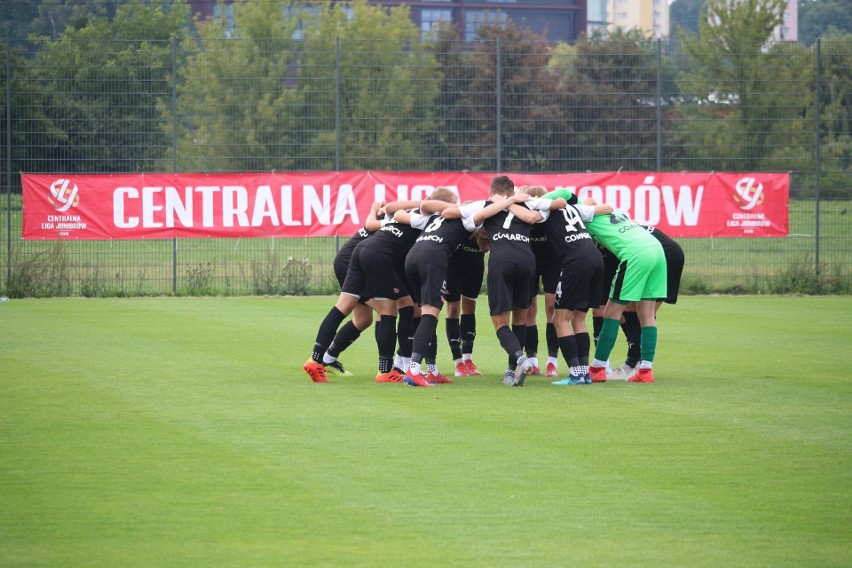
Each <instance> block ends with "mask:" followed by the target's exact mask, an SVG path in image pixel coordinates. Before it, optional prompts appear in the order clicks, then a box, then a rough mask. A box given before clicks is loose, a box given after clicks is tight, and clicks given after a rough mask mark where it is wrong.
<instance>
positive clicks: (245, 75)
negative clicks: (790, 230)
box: [2, 0, 852, 196]
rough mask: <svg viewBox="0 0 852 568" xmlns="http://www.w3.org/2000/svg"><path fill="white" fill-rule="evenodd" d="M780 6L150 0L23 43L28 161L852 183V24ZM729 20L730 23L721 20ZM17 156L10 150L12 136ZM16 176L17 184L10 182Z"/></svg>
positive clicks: (14, 106)
mask: <svg viewBox="0 0 852 568" xmlns="http://www.w3.org/2000/svg"><path fill="white" fill-rule="evenodd" d="M784 4H785V3H784V2H783V1H782V0H751V1H749V2H741V3H736V4H735V5H734V4H733V3H728V2H725V1H724V0H708V1H707V3H706V10H707V13H708V14H709V15H710V16H711V18H703V19H701V20H700V21H699V23H698V33H696V34H692V33H689V32H682V33H681V35H680V36H679V37H678V38H677V39H674V40H671V41H669V42H666V43H665V44H663V43H661V42H658V41H656V40H651V39H649V38H647V37H645V36H644V35H642V34H641V33H640V32H639V31H637V30H631V31H616V32H611V33H609V34H608V35H593V36H591V37H583V38H581V39H580V40H578V41H577V42H576V43H575V44H574V45H566V44H557V45H553V44H548V43H547V42H546V41H545V40H544V38H543V37H541V36H538V35H536V34H534V33H532V32H530V31H529V30H526V29H524V28H521V27H517V26H514V25H512V24H511V23H510V24H508V25H505V26H484V27H481V28H479V30H478V33H477V38H476V40H475V41H474V42H472V43H466V42H463V41H461V40H460V39H459V37H458V36H457V34H456V32H455V30H454V29H452V28H446V29H442V30H440V31H438V32H437V33H435V34H434V35H433V36H430V37H428V38H423V37H421V32H420V30H419V29H418V28H417V27H416V26H415V25H414V24H413V23H412V22H411V19H410V17H409V14H408V11H407V9H406V8H404V7H403V8H394V9H391V10H386V9H383V8H380V7H377V6H373V5H369V4H368V3H367V2H366V0H354V1H353V2H351V3H348V4H346V5H342V4H337V5H335V6H332V5H331V3H324V4H322V5H321V6H317V5H316V4H311V3H308V2H300V1H294V2H288V3H286V8H282V5H281V4H280V3H276V2H256V3H252V2H248V3H235V4H234V5H233V6H234V12H233V21H231V20H229V19H225V18H221V19H212V20H208V21H203V22H200V21H199V22H192V21H191V19H190V15H189V9H188V6H187V4H186V3H185V2H182V1H180V0H175V1H174V2H162V3H159V4H152V3H146V2H142V1H137V0H132V1H129V2H123V3H115V6H112V5H110V9H111V10H110V11H109V12H108V13H101V14H98V13H95V14H86V15H85V16H80V17H79V18H77V19H75V20H73V21H72V22H71V23H70V24H69V25H68V26H67V27H65V28H64V29H63V30H62V31H61V33H58V34H57V36H56V37H50V36H47V35H43V36H33V37H31V38H30V43H29V44H27V45H26V46H21V45H18V44H14V43H13V42H11V41H7V42H6V44H5V45H4V60H5V61H6V63H7V64H6V65H5V66H4V68H3V69H2V82H3V85H2V86H3V92H4V93H6V94H5V95H3V97H2V100H3V103H2V104H3V116H4V117H5V116H8V117H9V120H8V125H11V129H9V130H8V139H9V140H10V141H11V144H8V145H7V144H6V143H5V142H6V140H7V121H6V120H4V121H3V123H2V140H3V144H2V152H3V155H2V160H3V164H4V167H5V164H6V163H7V156H8V157H9V160H10V162H11V164H12V167H11V171H12V172H18V171H30V172H35V171H44V172H67V173H75V172H88V173H92V172H142V171H172V170H177V171H266V170H279V171H288V170H294V171H304V170H335V169H346V170H349V169H351V170H358V169H385V170H422V171H456V170H464V169H467V170H475V171H477V170H478V171H494V170H498V169H500V170H503V171H581V170H596V171H608V170H616V169H625V170H655V169H657V168H662V169H664V170H693V171H702V170H707V171H709V170H717V171H721V170H734V171H753V170H756V171H793V172H794V173H795V174H796V175H795V183H796V186H797V188H796V189H797V191H800V192H801V193H803V194H808V193H809V192H810V191H812V190H813V188H814V187H815V179H814V173H815V170H816V162H815V160H816V158H817V152H816V151H815V148H816V145H815V140H817V139H818V140H819V142H820V144H819V159H820V160H821V163H823V164H825V165H824V166H823V167H822V168H821V169H822V177H821V180H820V181H821V186H822V191H823V194H831V193H833V194H835V195H846V196H848V189H847V183H848V182H846V181H845V180H848V179H849V173H850V170H852V160H850V158H849V156H852V100H850V99H852V72H850V70H852V35H850V34H848V33H842V32H832V33H831V34H829V35H828V36H826V37H825V38H824V40H823V41H822V42H821V44H812V45H807V44H804V43H801V44H797V43H793V44H791V43H773V42H772V41H771V33H772V30H773V29H774V28H775V27H776V26H777V25H778V24H779V23H780V18H781V15H780V14H781V12H780V11H779V8H780V9H783V5H784ZM711 22H712V25H711ZM7 108H8V109H9V110H8V114H7ZM9 151H11V154H10V155H9V154H7V152H9ZM14 183H17V182H14V181H13V184H14Z"/></svg>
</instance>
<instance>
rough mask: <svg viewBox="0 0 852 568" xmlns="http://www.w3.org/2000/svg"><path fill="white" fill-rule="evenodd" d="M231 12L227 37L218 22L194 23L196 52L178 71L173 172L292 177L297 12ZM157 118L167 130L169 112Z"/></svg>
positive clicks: (243, 8) (271, 6)
mask: <svg viewBox="0 0 852 568" xmlns="http://www.w3.org/2000/svg"><path fill="white" fill-rule="evenodd" d="M234 8H235V9H234V26H235V27H234V30H231V29H230V27H229V23H228V22H227V21H225V20H215V19H214V20H209V21H206V22H199V23H198V25H197V30H198V34H199V39H198V48H197V50H196V51H195V52H194V53H192V54H191V55H190V56H189V58H188V60H187V63H186V65H185V66H183V67H182V68H181V70H180V77H179V81H178V117H177V123H178V127H179V136H178V163H179V167H180V169H182V170H190V171H192V170H200V171H211V170H225V171H241V170H246V171H268V170H273V169H279V170H283V169H291V168H293V167H295V164H296V159H297V157H298V154H299V152H300V149H299V145H298V141H297V135H296V134H295V132H296V131H297V130H298V129H299V124H298V122H297V120H296V116H297V115H298V113H297V112H296V109H298V108H299V106H300V104H301V101H300V98H299V96H298V95H297V93H296V92H295V88H294V85H293V81H294V71H293V69H294V68H295V66H296V65H297V64H298V44H297V41H296V39H295V34H296V31H297V29H298V26H299V22H300V19H299V13H300V12H299V8H300V6H299V5H298V4H296V5H294V6H293V11H292V12H290V13H285V12H283V11H282V9H281V7H280V5H277V4H276V3H273V2H248V3H244V4H243V3H241V4H237V5H235V7H234ZM163 111H164V115H165V117H166V120H167V125H171V124H172V122H173V121H174V120H175V119H174V117H172V116H171V108H169V107H164V108H163Z"/></svg>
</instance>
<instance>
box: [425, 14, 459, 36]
mask: <svg viewBox="0 0 852 568" xmlns="http://www.w3.org/2000/svg"><path fill="white" fill-rule="evenodd" d="M452 21H453V11H452V10H449V9H428V8H427V9H423V10H421V11H420V37H422V38H424V39H426V38H430V37H434V33H435V32H436V31H437V30H438V28H439V27H440V25H441V23H442V22H444V23H451V22H452Z"/></svg>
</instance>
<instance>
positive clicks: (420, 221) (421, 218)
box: [410, 209, 432, 231]
mask: <svg viewBox="0 0 852 568" xmlns="http://www.w3.org/2000/svg"><path fill="white" fill-rule="evenodd" d="M410 215H411V226H412V227H414V228H415V229H420V230H421V231H422V230H423V229H425V228H426V225H427V224H428V222H429V218H430V217H432V216H431V215H423V214H422V213H420V210H419V209H415V210H413V211H411V213H410Z"/></svg>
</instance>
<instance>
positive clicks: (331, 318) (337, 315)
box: [311, 306, 346, 363]
mask: <svg viewBox="0 0 852 568" xmlns="http://www.w3.org/2000/svg"><path fill="white" fill-rule="evenodd" d="M344 319H346V316H345V315H343V312H341V311H340V310H338V309H337V306H334V307H332V308H331V309H330V310H329V311H328V313H327V314H326V316H325V318H324V319H323V320H322V323H321V324H320V327H319V330H318V331H317V339H316V341H315V342H314V350H313V353H311V359H313V360H314V361H316V362H317V363H322V356H323V355H324V354H325V350H326V349H328V346H329V345H331V342H332V341H334V334H335V333H337V328H338V327H339V326H340V324H341V323H343V320H344Z"/></svg>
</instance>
